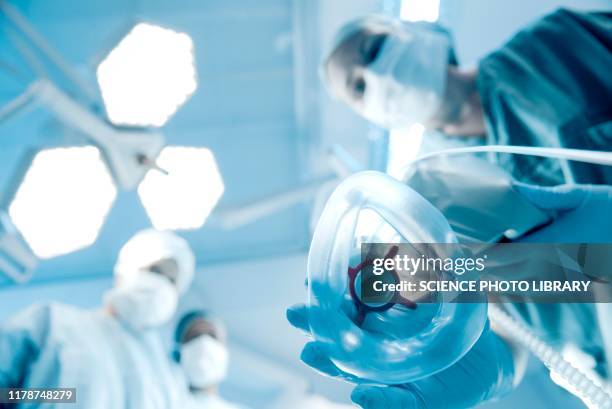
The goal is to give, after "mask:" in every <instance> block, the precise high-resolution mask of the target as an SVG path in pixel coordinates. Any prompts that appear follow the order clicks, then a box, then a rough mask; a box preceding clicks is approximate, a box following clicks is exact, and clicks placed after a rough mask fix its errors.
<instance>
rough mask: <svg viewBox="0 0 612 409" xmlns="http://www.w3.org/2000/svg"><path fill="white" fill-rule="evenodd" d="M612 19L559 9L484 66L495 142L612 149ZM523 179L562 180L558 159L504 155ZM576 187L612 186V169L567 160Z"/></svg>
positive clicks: (482, 84)
mask: <svg viewBox="0 0 612 409" xmlns="http://www.w3.org/2000/svg"><path fill="white" fill-rule="evenodd" d="M611 73H612V13H610V12H607V13H578V12H573V11H570V10H565V9H560V10H558V11H556V12H554V13H552V14H550V15H548V16H546V17H544V18H542V19H540V20H538V21H537V22H535V23H534V24H532V25H531V26H528V27H527V28H525V29H523V30H522V31H520V32H519V33H518V34H517V35H515V36H514V37H513V38H512V39H511V40H510V41H509V42H508V43H507V44H506V45H504V46H503V47H501V48H500V49H499V50H497V51H495V52H493V53H491V54H490V55H488V56H487V57H485V58H484V59H483V60H482V61H481V62H480V64H479V73H478V79H477V87H478V92H479V94H480V97H481V100H482V105H483V109H484V112H485V122H486V126H487V135H488V143H489V144H502V145H526V146H548V147H567V148H578V149H593V150H600V151H611V150H612V74H611ZM498 161H499V164H500V165H501V166H502V167H504V168H505V169H507V170H508V171H510V172H511V173H512V175H513V176H514V177H515V178H516V179H517V180H520V181H523V182H527V183H534V184H539V185H556V184H561V183H564V181H567V182H571V180H564V176H563V173H562V169H561V165H560V161H558V160H551V159H544V158H537V157H530V156H521V155H506V154H503V155H499V156H498ZM566 174H568V175H570V176H571V177H572V178H573V181H575V182H576V183H588V184H612V168H610V167H606V166H599V165H591V164H584V163H578V162H569V163H568V169H567V170H566Z"/></svg>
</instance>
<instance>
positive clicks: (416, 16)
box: [400, 0, 440, 22]
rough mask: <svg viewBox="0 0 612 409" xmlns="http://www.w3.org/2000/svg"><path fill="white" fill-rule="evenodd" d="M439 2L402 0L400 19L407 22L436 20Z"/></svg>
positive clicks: (433, 0)
mask: <svg viewBox="0 0 612 409" xmlns="http://www.w3.org/2000/svg"><path fill="white" fill-rule="evenodd" d="M439 14H440V0H402V4H401V8H400V18H401V19H402V20H407V21H430V22H434V21H436V20H438V16H439Z"/></svg>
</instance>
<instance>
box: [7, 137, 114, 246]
mask: <svg viewBox="0 0 612 409" xmlns="http://www.w3.org/2000/svg"><path fill="white" fill-rule="evenodd" d="M116 196H117V190H116V188H115V185H114V183H113V179H112V177H111V176H110V174H109V173H108V170H107V168H106V166H105V164H104V162H103V161H102V159H101V157H100V152H99V151H98V149H97V148H95V147H93V146H84V147H71V148H55V149H46V150H42V151H40V152H39V153H38V154H37V155H36V156H35V157H34V160H33V161H32V164H31V166H30V168H29V169H28V170H27V172H26V174H25V177H24V179H23V182H22V183H21V185H20V186H19V188H18V189H17V192H16V194H15V197H14V199H13V201H12V202H11V204H10V206H9V215H10V217H11V219H12V220H13V223H14V225H15V226H16V227H17V229H18V230H19V231H20V232H21V234H22V235H23V237H24V239H25V240H26V242H27V243H28V245H29V246H30V247H31V248H32V250H33V251H34V253H35V254H36V255H37V256H38V257H40V258H50V257H54V256H58V255H61V254H66V253H69V252H72V251H75V250H77V249H80V248H83V247H86V246H88V245H90V244H92V243H93V242H94V241H95V240H96V238H97V236H98V233H99V231H100V228H101V227H102V224H103V222H104V219H105V218H106V215H107V214H108V212H109V210H110V208H111V206H112V204H113V202H114V200H115V197H116Z"/></svg>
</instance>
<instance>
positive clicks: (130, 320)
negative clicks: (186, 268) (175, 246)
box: [106, 259, 179, 331]
mask: <svg viewBox="0 0 612 409" xmlns="http://www.w3.org/2000/svg"><path fill="white" fill-rule="evenodd" d="M172 266H174V268H172ZM176 272H177V268H176V262H175V261H174V260H171V259H165V260H160V262H159V263H155V264H153V265H151V266H150V267H149V268H148V269H145V270H141V271H137V272H135V273H134V274H133V275H132V276H131V277H129V280H126V277H122V279H121V280H119V282H118V283H117V286H116V288H115V289H113V290H111V291H110V292H109V293H108V294H107V296H106V303H107V305H109V306H110V308H111V311H112V312H113V313H114V314H115V315H116V316H117V317H118V318H119V319H120V320H121V321H122V322H124V323H125V324H127V325H128V326H129V327H130V328H132V329H134V330H138V331H141V330H144V329H148V328H154V327H157V326H160V325H163V324H165V323H166V322H168V321H169V320H170V318H172V316H173V315H174V313H175V312H176V308H177V305H178V299H179V294H178V289H177V288H176V285H175V282H176ZM126 281H127V282H126Z"/></svg>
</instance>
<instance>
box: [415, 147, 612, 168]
mask: <svg viewBox="0 0 612 409" xmlns="http://www.w3.org/2000/svg"><path fill="white" fill-rule="evenodd" d="M483 152H493V153H513V154H516V155H529V156H540V157H544V158H552V159H566V160H573V161H577V162H585V163H593V164H596V165H606V166H612V152H601V151H592V150H586V149H569V148H545V147H536V146H515V145H485V146H468V147H465V148H451V149H442V150H439V151H434V152H431V153H426V154H425V155H421V156H417V157H416V158H415V159H414V160H413V161H412V162H411V163H409V164H408V165H407V166H406V167H405V169H406V168H409V167H410V166H412V164H413V163H415V162H419V161H421V160H424V159H428V158H432V157H434V156H440V155H460V154H463V153H483Z"/></svg>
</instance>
